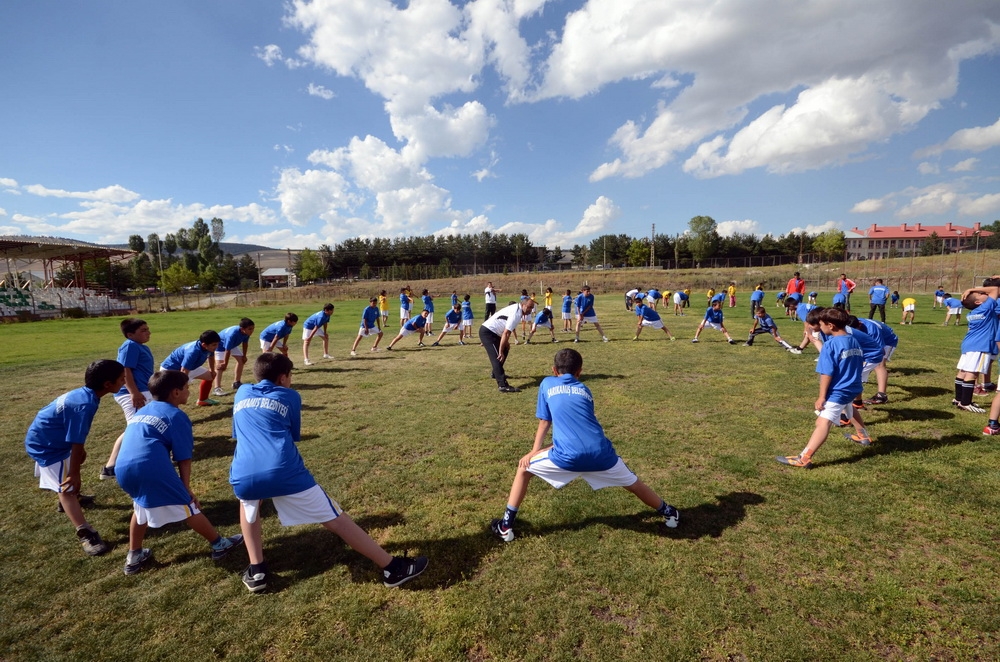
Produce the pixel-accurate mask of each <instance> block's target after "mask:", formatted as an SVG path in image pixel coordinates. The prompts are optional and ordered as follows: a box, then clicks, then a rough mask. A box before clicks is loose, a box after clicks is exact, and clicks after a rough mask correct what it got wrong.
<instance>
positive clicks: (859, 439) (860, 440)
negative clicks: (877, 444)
mask: <svg viewBox="0 0 1000 662" xmlns="http://www.w3.org/2000/svg"><path fill="white" fill-rule="evenodd" d="M844 439H847V440H848V441H853V442H854V443H856V444H861V445H862V446H871V445H872V438H871V437H869V436H867V435H865V436H861V435H860V434H858V433H857V432H855V433H854V434H845V435H844Z"/></svg>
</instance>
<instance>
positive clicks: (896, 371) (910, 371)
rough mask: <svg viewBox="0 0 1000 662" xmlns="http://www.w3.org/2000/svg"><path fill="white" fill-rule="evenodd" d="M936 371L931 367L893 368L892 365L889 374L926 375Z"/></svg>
mask: <svg viewBox="0 0 1000 662" xmlns="http://www.w3.org/2000/svg"><path fill="white" fill-rule="evenodd" d="M932 372H934V371H933V370H931V369H930V368H893V367H891V366H890V369H889V374H891V375H906V376H908V377H909V376H910V375H925V374H928V373H932Z"/></svg>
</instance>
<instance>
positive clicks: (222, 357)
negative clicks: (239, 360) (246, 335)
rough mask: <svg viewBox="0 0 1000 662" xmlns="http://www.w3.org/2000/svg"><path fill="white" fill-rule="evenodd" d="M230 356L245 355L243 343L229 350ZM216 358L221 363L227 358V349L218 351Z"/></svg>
mask: <svg viewBox="0 0 1000 662" xmlns="http://www.w3.org/2000/svg"><path fill="white" fill-rule="evenodd" d="M229 356H243V343H240V344H239V345H237V346H236V347H233V348H232V349H231V350H229ZM215 360H216V362H217V363H221V362H223V361H225V360H226V350H221V351H216V352H215Z"/></svg>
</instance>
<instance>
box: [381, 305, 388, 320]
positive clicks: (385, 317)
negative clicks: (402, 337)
mask: <svg viewBox="0 0 1000 662" xmlns="http://www.w3.org/2000/svg"><path fill="white" fill-rule="evenodd" d="M379 313H380V314H381V315H382V319H384V320H387V319H389V309H388V308H386V309H385V310H382V309H381V308H380V309H379Z"/></svg>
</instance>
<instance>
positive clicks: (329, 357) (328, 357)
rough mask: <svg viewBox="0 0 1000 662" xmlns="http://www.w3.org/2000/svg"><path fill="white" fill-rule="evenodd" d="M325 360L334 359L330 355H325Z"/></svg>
mask: <svg viewBox="0 0 1000 662" xmlns="http://www.w3.org/2000/svg"><path fill="white" fill-rule="evenodd" d="M323 358H324V359H332V358H333V357H332V356H330V355H329V354H324V355H323Z"/></svg>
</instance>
